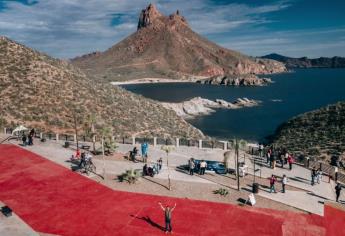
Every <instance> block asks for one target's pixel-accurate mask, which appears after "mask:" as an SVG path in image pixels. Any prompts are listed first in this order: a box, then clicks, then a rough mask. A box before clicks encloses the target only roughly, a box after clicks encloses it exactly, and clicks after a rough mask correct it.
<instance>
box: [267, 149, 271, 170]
mask: <svg viewBox="0 0 345 236" xmlns="http://www.w3.org/2000/svg"><path fill="white" fill-rule="evenodd" d="M271 155H272V148H270V149H268V151H267V154H266V158H267V159H266V163H267V164H268V163H270V161H271ZM270 167H271V164H270Z"/></svg>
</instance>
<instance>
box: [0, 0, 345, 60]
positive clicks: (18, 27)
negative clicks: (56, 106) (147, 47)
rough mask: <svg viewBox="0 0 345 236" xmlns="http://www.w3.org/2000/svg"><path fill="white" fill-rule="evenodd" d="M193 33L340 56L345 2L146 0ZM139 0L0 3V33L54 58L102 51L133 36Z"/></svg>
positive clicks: (257, 47) (248, 50)
mask: <svg viewBox="0 0 345 236" xmlns="http://www.w3.org/2000/svg"><path fill="white" fill-rule="evenodd" d="M151 2H153V3H155V4H156V5H157V8H158V9H159V10H160V11H161V12H162V13H163V14H166V15H168V14H170V13H172V12H175V11H176V9H179V10H180V12H181V14H182V15H184V16H185V17H186V19H187V21H188V22H189V24H190V25H191V27H192V29H193V30H194V31H196V32H198V33H200V34H202V35H203V36H205V37H207V38H208V39H210V40H212V41H215V42H216V43H218V44H220V45H222V46H224V47H227V48H231V49H234V50H238V51H240V52H242V53H245V54H248V55H252V56H259V55H265V54H268V53H272V52H276V53H280V54H283V55H287V56H293V57H301V56H308V57H320V56H345V13H344V12H345V0H334V1H332V0H328V1H326V0H256V1H255V0H242V1H239V0H238V1H226V0H218V1H217V0H175V1H167V0H165V1H163V0H156V1H154V0H152V1H151ZM148 4H149V1H142V0H18V1H16V0H11V1H10V0H0V35H5V36H7V37H9V38H12V39H14V40H16V41H18V42H20V43H23V44H25V45H27V46H30V47H33V48H35V49H37V50H40V51H43V52H45V53H47V54H49V55H52V56H54V57H59V58H72V57H75V56H78V55H82V54H85V53H89V52H93V51H104V50H106V49H107V48H109V47H111V46H112V45H114V44H115V43H117V42H119V41H120V40H121V39H123V38H124V37H126V36H128V35H129V34H131V33H133V32H135V31H136V26H137V18H138V14H139V12H140V10H141V9H142V8H144V7H145V6H147V5H148Z"/></svg>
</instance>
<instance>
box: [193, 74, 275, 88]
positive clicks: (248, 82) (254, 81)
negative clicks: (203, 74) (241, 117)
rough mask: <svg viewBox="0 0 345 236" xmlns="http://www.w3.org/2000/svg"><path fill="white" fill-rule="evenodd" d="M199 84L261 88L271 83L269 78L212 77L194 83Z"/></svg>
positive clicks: (244, 76)
mask: <svg viewBox="0 0 345 236" xmlns="http://www.w3.org/2000/svg"><path fill="white" fill-rule="evenodd" d="M196 82H197V83H200V84H216V85H225V86H262V85H266V84H269V83H272V80H271V79H269V78H258V77H257V76H256V75H237V76H236V75H233V76H224V75H220V76H213V77H210V78H206V79H200V80H197V81H196Z"/></svg>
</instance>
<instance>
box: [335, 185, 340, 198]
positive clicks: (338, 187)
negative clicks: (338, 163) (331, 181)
mask: <svg viewBox="0 0 345 236" xmlns="http://www.w3.org/2000/svg"><path fill="white" fill-rule="evenodd" d="M340 192H341V185H340V183H338V184H337V185H336V186H335V194H336V197H337V198H336V201H337V202H338V201H339V197H340Z"/></svg>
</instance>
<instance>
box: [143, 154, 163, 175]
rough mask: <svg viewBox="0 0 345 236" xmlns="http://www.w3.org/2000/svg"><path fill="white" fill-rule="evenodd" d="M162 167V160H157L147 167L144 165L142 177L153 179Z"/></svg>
mask: <svg viewBox="0 0 345 236" xmlns="http://www.w3.org/2000/svg"><path fill="white" fill-rule="evenodd" d="M162 166H163V159H162V158H159V159H158V160H157V162H156V163H153V164H152V165H148V164H147V163H145V165H144V166H143V176H151V177H154V175H156V174H159V172H160V171H161V169H162Z"/></svg>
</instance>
